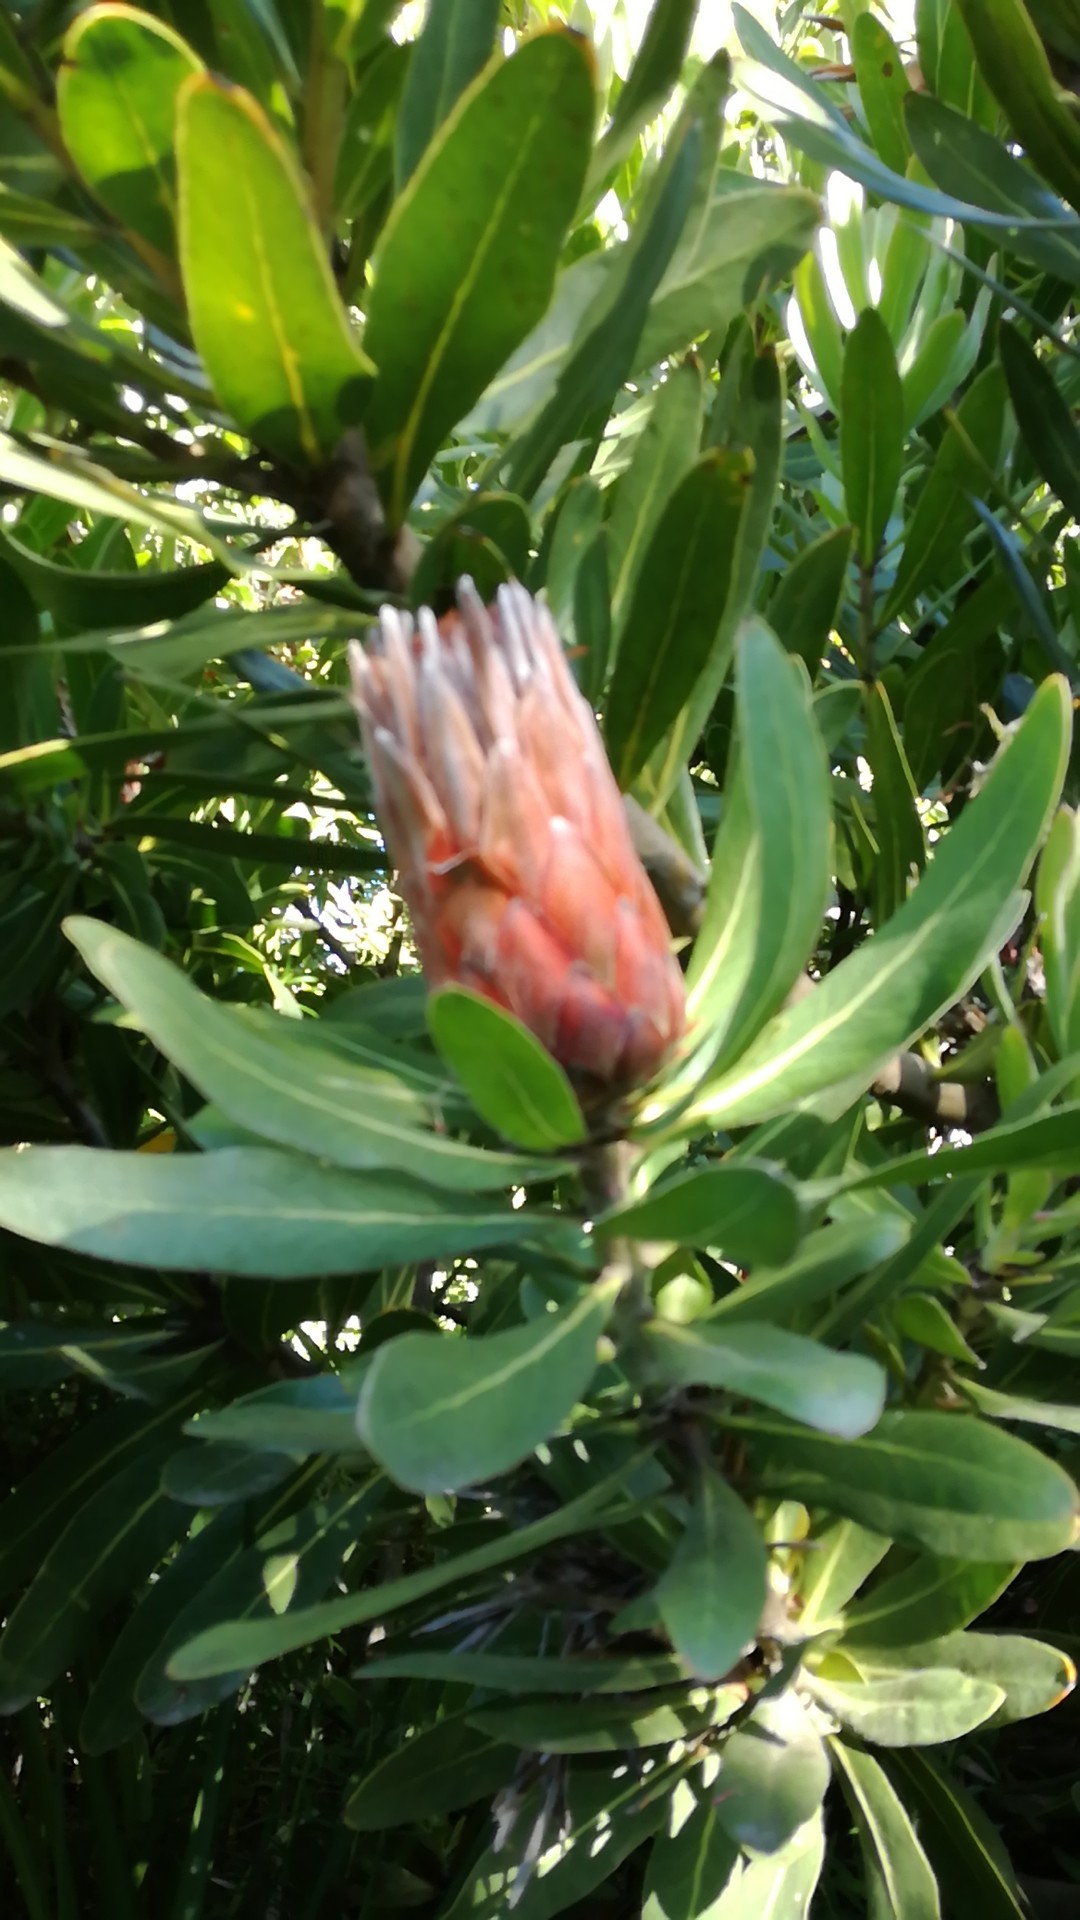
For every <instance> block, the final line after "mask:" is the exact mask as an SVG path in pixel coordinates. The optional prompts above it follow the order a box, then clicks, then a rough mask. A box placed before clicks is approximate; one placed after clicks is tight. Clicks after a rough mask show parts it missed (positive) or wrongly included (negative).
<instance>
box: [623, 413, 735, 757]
mask: <svg viewBox="0 0 1080 1920" xmlns="http://www.w3.org/2000/svg"><path fill="white" fill-rule="evenodd" d="M749 476H750V468H749V463H748V462H747V460H746V458H745V456H744V455H742V454H731V453H729V452H727V451H726V449H724V448H715V449H713V450H712V451H710V452H709V453H706V454H705V455H703V457H702V458H701V459H700V460H699V461H698V463H697V465H696V466H694V467H692V468H691V470H690V472H689V473H688V474H687V475H686V477H685V479H683V480H682V481H680V483H679V485H678V486H677V487H676V488H675V491H674V492H673V493H672V495H671V497H670V499H669V501H668V503H667V506H666V507H665V508H664V510H663V512H662V514H661V515H660V518H659V520H658V522H657V524H656V528H655V530H654V532H653V534H652V537H651V539H650V541H649V544H648V547H647V549H646V551H645V554H644V556H643V558H642V562H641V568H640V571H639V573H638V575H637V579H636V581H635V584H634V591H633V596H632V599H631V601H630V605H629V608H628V611H627V616H626V623H625V626H624V627H623V630H622V634H621V637H620V641H619V652H618V657H617V659H616V663H615V673H614V677H613V679H612V683H611V691H610V694H609V696H608V702H607V710H606V715H605V729H606V733H607V744H608V752H609V754H610V756H611V762H612V765H613V767H614V769H615V775H616V778H617V779H618V781H619V784H620V786H623V787H628V786H630V785H631V784H632V782H633V781H634V779H635V778H636V776H637V775H638V774H639V773H640V771H641V769H642V767H643V766H644V765H645V762H646V760H647V759H648V757H649V755H650V753H651V752H652V750H653V748H654V747H655V746H656V745H657V744H658V742H659V741H660V740H661V739H662V738H663V735H664V734H665V733H666V731H667V729H668V727H669V726H670V725H671V722H672V721H673V720H674V719H675V716H676V715H677V713H678V712H679V710H680V708H681V707H682V706H683V704H684V702H685V701H686V700H687V699H688V698H689V696H690V694H691V692H692V690H693V688H694V685H695V683H696V682H697V680H698V678H699V676H700V675H701V673H702V672H703V671H704V668H705V666H706V664H707V662H708V659H709V656H710V654H711V652H712V648H713V644H714V641H715V638H716V633H717V629H718V628H719V625H720V616H721V614H722V612H723V606H724V598H725V593H724V588H725V573H726V569H727V568H728V567H730V564H731V556H732V553H733V550H734V541H735V531H736V528H737V526H738V524H739V519H740V516H741V514H742V511H743V507H744V503H745V499H746V489H747V484H748V481H749Z"/></svg>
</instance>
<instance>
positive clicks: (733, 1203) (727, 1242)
mask: <svg viewBox="0 0 1080 1920" xmlns="http://www.w3.org/2000/svg"><path fill="white" fill-rule="evenodd" d="M800 1226H801V1218H800V1213H799V1203H798V1197H797V1195H796V1192H795V1189H794V1187H793V1186H791V1185H790V1183H789V1182H788V1181H786V1180H785V1179H784V1178H783V1176H782V1175H780V1174H778V1173H775V1172H774V1171H773V1170H772V1169H771V1168H768V1167H763V1166H762V1167H755V1166H748V1165H746V1164H745V1163H742V1164H740V1165H738V1166H736V1165H730V1166H721V1167H706V1168H701V1169H699V1170H698V1171H697V1172H691V1173H680V1174H676V1175H675V1177H674V1178H673V1179H671V1180H665V1181H664V1182H663V1184H662V1185H660V1186H658V1187H654V1188H653V1189H652V1191H651V1192H650V1193H648V1194H646V1196H645V1198H644V1199H643V1200H634V1201H631V1202H629V1203H628V1204H627V1205H625V1206H620V1207H616V1208H615V1209H614V1210H613V1211H611V1212H609V1213H605V1214H602V1215H601V1217H600V1219H599V1220H598V1221H597V1222H596V1224H595V1228H594V1231H595V1232H596V1233H597V1234H598V1235H599V1236H600V1237H601V1238H603V1239H608V1238H610V1237H611V1236H612V1235H617V1236H619V1237H622V1236H625V1237H627V1238H629V1239H631V1240H674V1241H675V1242H676V1243H677V1244H678V1245H679V1246H692V1247H703V1246H707V1247H718V1248H721V1249H722V1250H723V1252H724V1254H725V1255H726V1256H727V1258H728V1259H730V1260H734V1261H735V1263H736V1265H737V1266H740V1267H748V1266H755V1265H757V1263H758V1262H759V1261H760V1262H762V1263H763V1264H766V1265H773V1264H775V1263H777V1262H780V1261H785V1260H790V1258H791V1256H792V1254H793V1253H794V1251H795V1248H796V1247H797V1246H798V1244H799V1233H800Z"/></svg>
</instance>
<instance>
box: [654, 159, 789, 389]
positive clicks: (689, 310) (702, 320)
mask: <svg viewBox="0 0 1080 1920" xmlns="http://www.w3.org/2000/svg"><path fill="white" fill-rule="evenodd" d="M820 219H821V204H820V202H819V201H818V199H817V198H816V196H815V195H814V194H812V193H808V192H807V191H806V189H805V188H804V187H798V186H780V185H779V184H778V183H777V182H776V181H772V180H769V181H755V180H748V179H747V178H746V177H745V175H743V174H741V173H736V172H735V171H734V170H733V169H732V170H728V169H727V168H721V169H720V170H719V172H718V173H717V175H716V180H715V187H714V192H713V195H712V197H711V199H710V200H709V202H708V205H707V207H706V209H705V210H704V214H703V217H702V218H701V219H700V220H698V221H696V222H695V221H691V222H688V223H687V228H686V231H685V234H684V236H683V239H682V241H681V243H680V245H679V248H678V251H677V252H676V254H675V257H674V259H673V260H672V262H671V265H670V266H669V267H668V269H667V271H666V273H665V274H664V277H663V279H662V280H661V282H660V285H659V287H658V289H657V291H656V294H655V296H654V298H653V301H652V304H651V306H650V308H649V317H648V319H647V321H646V323H645V327H644V331H643V332H642V336H641V340H640V344H639V346H638V349H637V352H636V354H635V356H634V357H635V362H636V365H637V366H639V367H647V366H652V365H654V364H655V362H656V361H657V360H658V359H660V358H661V357H662V356H664V355H666V354H670V353H673V352H676V351H678V350H679V349H681V348H683V347H686V346H688V345H689V344H690V342H691V341H693V340H697V339H699V338H700V337H701V335H702V334H704V333H707V332H711V333H713V334H717V335H719V336H721V337H722V336H723V334H724V332H725V331H726V329H727V327H728V326H729V324H730V323H731V321H732V320H733V319H734V318H735V316H736V314H737V313H738V312H739V311H740V309H741V308H742V307H744V306H747V305H750V304H752V303H754V302H756V301H758V300H763V299H764V298H765V297H766V296H767V295H768V294H769V292H770V291H771V290H772V288H773V287H775V286H776V285H778V284H779V283H780V282H781V281H783V280H785V279H786V278H787V276H788V275H789V274H790V273H791V272H792V270H793V269H794V267H795V266H796V265H797V263H798V262H799V260H801V259H802V256H803V254H804V253H805V252H806V250H807V248H808V247H809V246H810V244H811V242H812V240H813V237H814V231H815V229H816V227H817V225H818V223H819V221H820Z"/></svg>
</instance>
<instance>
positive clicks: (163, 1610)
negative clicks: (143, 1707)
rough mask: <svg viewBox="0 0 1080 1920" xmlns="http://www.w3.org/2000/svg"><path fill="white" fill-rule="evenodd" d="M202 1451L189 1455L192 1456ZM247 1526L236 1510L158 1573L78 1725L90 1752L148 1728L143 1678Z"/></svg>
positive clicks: (186, 1544)
mask: <svg viewBox="0 0 1080 1920" xmlns="http://www.w3.org/2000/svg"><path fill="white" fill-rule="evenodd" d="M198 1451H199V1450H198V1449H197V1448H194V1447H193V1448H191V1449H190V1452H191V1453H193V1454H197V1453H198ZM174 1457H175V1456H174ZM179 1457H181V1458H183V1457H184V1456H183V1455H181V1456H179ZM248 1524H250V1509H248V1510H247V1511H246V1512H245V1510H244V1509H242V1508H240V1507H236V1508H232V1509H230V1510H229V1511H227V1512H226V1513H223V1514H219V1515H217V1516H216V1517H215V1518H214V1520H213V1522H212V1524H210V1525H208V1526H204V1527H203V1528H202V1529H201V1530H200V1531H199V1532H198V1533H196V1534H194V1535H193V1536H192V1537H191V1538H189V1539H187V1540H185V1541H183V1542H182V1543H181V1545H180V1547H179V1548H178V1550H177V1552H176V1553H175V1554H174V1555H173V1556H172V1558H171V1559H170V1560H169V1561H168V1562H167V1564H165V1565H164V1566H162V1567H161V1568H160V1569H159V1571H158V1576H157V1579H156V1580H154V1582H153V1583H152V1585H151V1586H150V1587H149V1588H148V1589H147V1591H146V1592H145V1593H144V1594H143V1597H142V1599H141V1600H140V1601H139V1603H138V1604H137V1606H136V1607H135V1609H134V1612H132V1613H131V1614H130V1615H129V1616H128V1619H127V1620H126V1621H125V1622H124V1625H123V1626H122V1627H121V1629H120V1632H119V1633H118V1635H117V1637H116V1639H115V1640H114V1641H113V1643H112V1645H111V1647H110V1648H109V1651H108V1653H107V1654H106V1656H105V1660H104V1662H103V1664H102V1665H101V1667H100V1669H99V1670H98V1672H97V1673H96V1675H95V1677H94V1681H93V1685H92V1687H91V1689H90V1697H89V1699H88V1700H87V1703H86V1707H85V1709H84V1711H83V1716H82V1720H81V1722H80V1724H79V1741H80V1744H81V1746H83V1748H84V1749H85V1750H86V1752H88V1753H109V1752H111V1751H112V1750H113V1749H114V1748H116V1747H119V1746H122V1745H123V1743H124V1741H125V1740H130V1739H132V1738H138V1737H139V1736H140V1735H142V1734H143V1733H144V1729H145V1722H144V1719H143V1716H142V1714H141V1713H140V1711H139V1708H138V1707H137V1705H136V1703H135V1688H136V1685H137V1683H138V1680H139V1676H140V1674H141V1673H142V1671H143V1669H144V1667H145V1666H146V1665H147V1663H148V1662H149V1661H150V1660H151V1659H152V1658H153V1656H154V1655H155V1654H156V1652H157V1651H158V1648H159V1647H160V1646H161V1645H162V1644H163V1643H164V1641H165V1639H166V1636H167V1635H168V1633H169V1631H170V1629H171V1627H172V1625H173V1622H174V1620H175V1619H176V1618H177V1616H178V1614H179V1613H180V1612H181V1610H182V1609H183V1608H184V1607H185V1606H187V1605H188V1603H189V1601H190V1600H191V1599H192V1597H193V1596H194V1595H197V1594H199V1593H202V1592H203V1591H204V1590H205V1589H206V1587H207V1586H208V1585H209V1583H210V1582H211V1581H212V1580H213V1579H214V1577H215V1576H216V1575H217V1573H218V1572H219V1571H220V1568H221V1566H222V1564H223V1563H224V1562H225V1560H226V1559H227V1558H228V1557H229V1556H230V1555H233V1556H238V1555H239V1554H240V1552H241V1551H242V1549H243V1547H244V1545H245V1544H246V1534H245V1528H246V1526H247V1525H248Z"/></svg>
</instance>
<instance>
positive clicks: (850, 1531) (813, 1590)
mask: <svg viewBox="0 0 1080 1920" xmlns="http://www.w3.org/2000/svg"><path fill="white" fill-rule="evenodd" d="M889 1545H890V1543H889V1541H888V1540H883V1539H882V1537H881V1535H880V1534H879V1533H871V1532H870V1531H869V1529H868V1528H866V1527H857V1526H856V1525H855V1522H854V1521H853V1520H833V1521H830V1522H829V1523H828V1524H826V1525H823V1526H821V1527H820V1529H819V1528H815V1529H814V1533H813V1535H812V1538H811V1541H810V1543H809V1545H808V1548H807V1552H806V1554H805V1557H804V1559H803V1563H802V1567H801V1569H800V1575H799V1582H798V1594H799V1600H800V1602H801V1608H800V1613H799V1620H800V1624H801V1626H802V1627H803V1629H804V1631H805V1632H806V1633H807V1635H810V1634H811V1632H812V1631H819V1630H821V1629H823V1628H829V1627H832V1626H834V1625H836V1624H837V1621H838V1619H840V1618H841V1617H842V1609H843V1608H845V1607H846V1606H847V1603H848V1601H849V1600H850V1599H851V1597H852V1595H853V1594H856V1593H858V1591H859V1588H860V1587H861V1586H862V1584H863V1582H864V1580H866V1579H868V1578H869V1576H870V1574H872V1573H873V1571H874V1568H875V1567H877V1566H879V1565H880V1563H881V1562H882V1560H884V1558H885V1555H886V1554H887V1553H888V1551H889Z"/></svg>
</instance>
